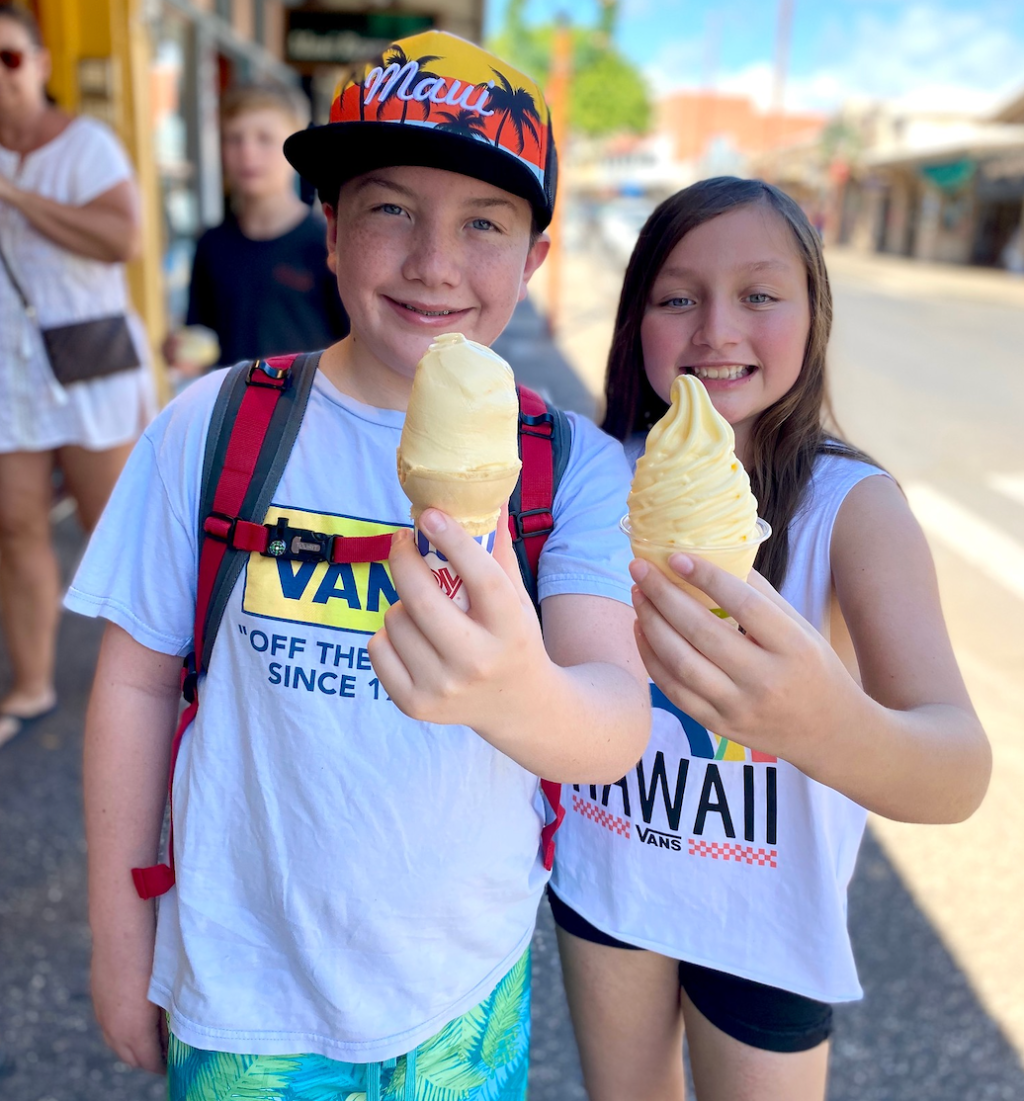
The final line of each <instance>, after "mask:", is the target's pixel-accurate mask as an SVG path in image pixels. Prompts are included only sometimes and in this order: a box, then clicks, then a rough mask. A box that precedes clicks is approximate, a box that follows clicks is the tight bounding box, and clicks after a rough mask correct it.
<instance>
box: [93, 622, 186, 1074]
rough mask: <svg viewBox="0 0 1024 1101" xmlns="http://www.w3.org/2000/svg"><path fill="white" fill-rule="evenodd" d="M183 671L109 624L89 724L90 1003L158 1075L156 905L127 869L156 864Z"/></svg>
mask: <svg viewBox="0 0 1024 1101" xmlns="http://www.w3.org/2000/svg"><path fill="white" fill-rule="evenodd" d="M180 669H181V659H180V658H176V657H170V656H168V655H167V654H160V653H157V652H156V651H154V650H149V649H147V648H146V647H145V646H142V645H141V644H140V643H138V642H136V641H135V640H134V639H133V638H132V637H131V635H129V634H128V633H127V632H126V631H124V630H123V629H122V628H120V627H118V626H116V625H114V624H108V625H107V630H106V634H105V635H104V637H103V644H102V646H101V648H100V656H99V662H98V664H97V668H96V678H95V681H94V682H93V690H92V696H91V699H90V701H89V710H88V713H87V715H86V723H85V758H84V783H85V832H86V840H87V842H88V848H89V924H90V926H91V928H92V937H93V956H92V994H93V1005H94V1007H95V1011H96V1018H97V1020H98V1021H99V1023H100V1027H101V1028H102V1030H103V1035H104V1038H105V1039H106V1041H107V1043H108V1044H109V1045H110V1046H111V1047H112V1048H113V1049H114V1051H115V1053H116V1054H117V1056H118V1058H119V1059H120V1060H121V1061H122V1062H124V1063H127V1064H128V1065H129V1066H133V1067H141V1068H143V1069H145V1070H149V1071H153V1072H154V1073H157V1074H160V1073H163V1070H164V1056H163V1051H162V1046H161V1038H160V1037H161V1033H160V1013H161V1010H160V1009H159V1008H158V1007H157V1006H155V1005H153V1004H152V1002H150V1001H149V999H148V996H147V991H148V989H149V979H150V974H151V972H152V968H153V946H154V937H155V929H156V921H155V912H154V905H153V903H152V902H143V901H142V900H141V899H140V898H139V897H138V895H137V894H136V893H135V887H134V885H133V883H132V877H131V869H132V868H133V867H139V866H144V865H149V864H152V863H153V861H154V858H155V857H156V853H157V848H158V846H159V843H160V828H161V825H162V824H163V814H164V804H165V799H166V794H167V768H168V760H169V756H170V747H171V738H172V734H173V730H174V723H175V719H176V717H177V710H178V693H179V690H178V677H179V672H180Z"/></svg>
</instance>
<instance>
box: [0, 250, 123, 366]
mask: <svg viewBox="0 0 1024 1101" xmlns="http://www.w3.org/2000/svg"><path fill="white" fill-rule="evenodd" d="M0 263H2V264H3V267H4V270H5V271H6V272H7V278H8V279H9V280H10V282H11V286H12V287H14V293H15V294H16V295H17V296H18V299H19V300H20V301H21V304H22V306H23V307H24V310H25V315H26V316H27V317H28V319H29V320H30V321H31V322H32V323H33V324H34V325H35V326H36V328H37V329H38V330H39V333H40V335H41V336H42V338H43V347H44V348H45V349H46V357H47V359H48V360H49V361H50V369H51V370H52V371H53V377H54V378H55V379H56V380H57V381H58V382H59V383H60V384H61V385H62V386H70V385H71V384H72V383H75V382H88V381H89V380H90V379H94V378H104V377H105V376H107V375H113V374H117V373H118V372H119V371H130V370H131V369H132V368H133V367H138V366H139V365H140V363H141V362H142V361H141V360H140V359H139V353H138V351H137V349H136V347H135V341H134V340H132V334H131V330H130V329H129V328H128V318H127V316H126V315H125V314H123V313H118V314H112V315H110V316H109V317H98V318H96V319H95V320H93V321H75V322H73V323H72V324H70V325H55V326H53V327H52V328H46V329H44V328H43V326H42V325H40V324H39V317H38V315H37V314H36V308H35V306H33V305H32V303H31V302H30V301H29V298H28V295H27V294H26V293H25V290H24V288H23V287H22V285H21V284H20V283H19V282H18V280H17V278H16V277H15V275H14V271H13V269H12V268H11V263H10V261H9V260H8V259H7V256H6V254H5V253H4V250H3V248H0Z"/></svg>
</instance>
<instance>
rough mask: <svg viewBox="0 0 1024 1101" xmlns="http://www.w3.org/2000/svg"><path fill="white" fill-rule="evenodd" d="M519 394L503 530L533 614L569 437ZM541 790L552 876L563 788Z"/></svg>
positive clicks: (542, 405)
mask: <svg viewBox="0 0 1024 1101" xmlns="http://www.w3.org/2000/svg"><path fill="white" fill-rule="evenodd" d="M518 390H519V455H520V457H521V459H522V461H523V469H522V472H521V474H520V475H519V482H518V484H517V485H516V488H515V489H514V490H513V492H512V496H511V498H510V499H509V504H508V525H509V531H510V532H511V534H512V540H513V544H512V545H513V546H514V547H515V552H516V557H517V558H518V560H519V572H520V573H521V574H522V575H523V584H524V585H525V586H526V589H527V592H529V594H530V599H531V600H532V601H533V605H534V607H535V608H536V609H537V614H538V615H539V614H540V602H539V601H538V599H537V567H538V565H539V563H540V555H541V551H542V550H543V549H544V544H545V543H546V542H547V540H548V536H549V535H550V534H551V532H552V531H553V530H554V527H555V517H554V507H555V493H556V492H557V491H558V484H559V482H560V481H561V480H562V475H563V473H564V472H565V467H566V464H567V463H568V461H569V448H570V445H571V442H572V432H571V429H570V426H569V420H568V418H567V417H566V415H565V414H564V413H563V412H562V411H561V410H560V409H555V408H553V407H551V406H549V405H548V404H547V402H545V401H544V399H543V398H542V397H541V396H540V395H539V394H536V393H534V392H533V391H532V390H530V389H527V387H525V386H520V387H518ZM540 789H541V791H542V792H543V793H544V798H545V799H547V801H548V806H549V807H550V808H551V819H550V821H548V822H546V823H545V824H544V826H543V827H542V828H541V831H540V852H541V860H542V861H543V863H544V867H545V868H546V869H547V870H548V871H551V867H552V865H553V864H554V861H555V834H556V833H557V831H558V827H559V826H561V824H562V821H563V819H564V818H565V807H563V806H562V785H561V784H559V783H556V782H555V781H554V780H541V782H540Z"/></svg>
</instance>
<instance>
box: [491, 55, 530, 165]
mask: <svg viewBox="0 0 1024 1101" xmlns="http://www.w3.org/2000/svg"><path fill="white" fill-rule="evenodd" d="M491 72H492V73H494V75H495V76H496V77H497V78H498V83H497V84H496V85H495V86H494V88H493V89H491V99H490V103H491V105H492V106H493V107H494V109H495V110H496V111H500V112H501V114H502V119H501V122H500V123H498V132H497V133H496V134H495V135H494V144H495V145H500V144H501V132H502V130H503V129H504V128H505V123H506V122H511V123H512V126H513V128H514V129H515V132H516V138H517V139H518V141H519V152H520V153H522V151H523V149H524V148H525V146H526V133H525V131H527V130H529V131H530V133H531V134H532V135H533V139H534V141H536V142H537V143H538V144H539V143H540V135H539V134H538V133H537V127H536V126H534V125H533V123H534V121H536V122H540V114H539V113H538V111H537V103H536V100H534V98H533V96H531V95H530V93H529V92H528V91H527V90H526V89H525V88H513V87H512V85H511V83H509V81H508V78H507V77H506V76H505V75H504V73H499V72H498V70H497V69H491Z"/></svg>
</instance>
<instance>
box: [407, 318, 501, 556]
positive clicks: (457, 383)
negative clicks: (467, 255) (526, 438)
mask: <svg viewBox="0 0 1024 1101" xmlns="http://www.w3.org/2000/svg"><path fill="white" fill-rule="evenodd" d="M518 433H519V397H518V395H517V394H516V380H515V376H514V375H513V374H512V368H511V367H509V365H508V364H507V363H506V362H505V361H504V360H503V359H502V358H501V356H499V355H498V354H497V353H496V352H492V351H491V349H490V348H486V347H484V346H483V345H482V344H477V343H476V342H475V341H473V340H467V339H466V338H465V337H464V336H463V335H462V334H461V333H445V334H444V335H443V336H439V337H438V338H437V339H436V340H435V341H434V343H433V344H431V345H430V348H429V349H428V350H427V353H426V355H425V356H424V357H423V358H422V359H421V360H420V361H419V363H418V364H417V366H416V374H415V375H414V376H413V382H412V392H411V393H410V395H409V408H408V410H407V412H406V415H405V425H404V427H403V428H402V439H401V442H400V444H399V447H398V479H399V481H400V482H401V485H402V488H403V489H404V490H405V493H406V496H407V497H408V498H409V500H410V501H411V502H412V506H413V507H412V516H413V519H414V520H416V519H418V518H419V515H420V513H421V512H422V511H423V510H424V509H425V508H428V507H430V506H433V507H435V508H440V509H443V510H444V511H445V512H447V513H448V514H449V515H450V516H452V517H454V518H455V519H456V520H458V521H459V522H460V523H461V524H462V525H463V527H465V528H466V530H467V531H468V532H469V533H470V534H471V535H480V534H484V533H486V532H490V531H494V528H495V525H496V524H497V522H498V513H499V511H500V510H501V506H502V505H503V504H504V503H505V502H506V501H507V500H508V498H509V494H510V493H511V492H512V490H513V489H514V488H515V485H516V481H517V480H518V478H519V469H520V467H521V465H522V464H521V462H520V460H519V434H518Z"/></svg>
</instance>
